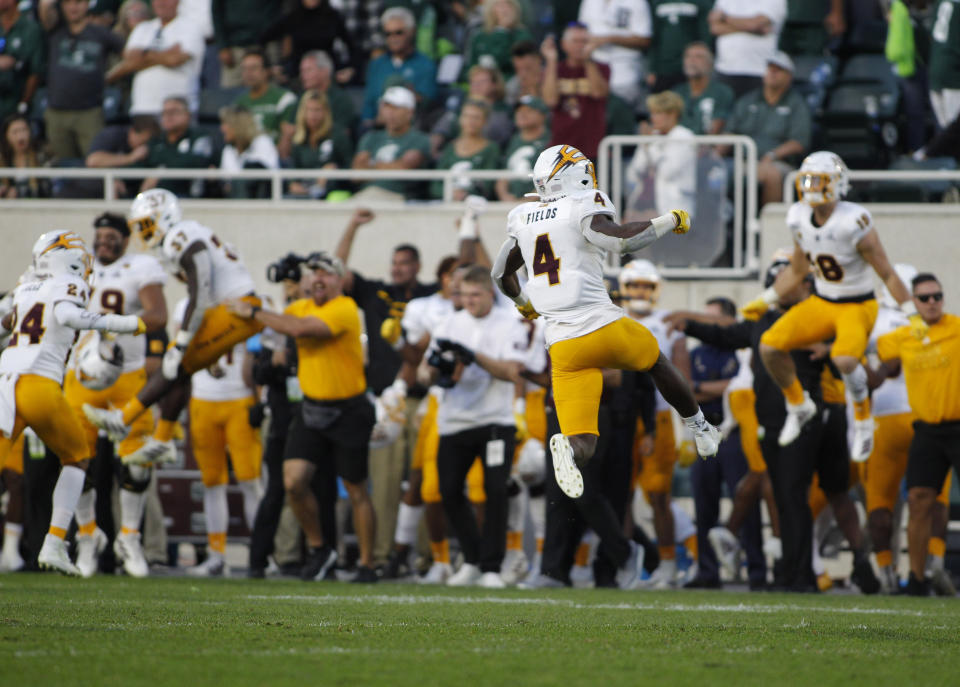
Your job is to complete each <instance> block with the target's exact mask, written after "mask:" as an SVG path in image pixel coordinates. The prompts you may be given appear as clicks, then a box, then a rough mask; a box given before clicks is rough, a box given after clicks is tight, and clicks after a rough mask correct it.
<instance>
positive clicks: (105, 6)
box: [33, 0, 126, 39]
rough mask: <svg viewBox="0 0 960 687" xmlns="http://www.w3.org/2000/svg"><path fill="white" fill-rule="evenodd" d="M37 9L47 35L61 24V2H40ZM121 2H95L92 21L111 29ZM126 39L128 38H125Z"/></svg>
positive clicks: (41, 24)
mask: <svg viewBox="0 0 960 687" xmlns="http://www.w3.org/2000/svg"><path fill="white" fill-rule="evenodd" d="M33 4H34V5H35V6H36V8H37V19H38V20H39V21H40V26H42V27H43V30H44V31H46V32H47V33H50V32H51V31H53V30H54V29H55V28H56V27H57V24H58V23H59V22H60V16H59V15H60V12H59V6H60V5H61V0H39V2H35V3H33ZM119 7H120V0H93V2H92V3H91V6H90V10H89V13H90V21H91V22H92V23H94V24H96V25H97V26H102V27H104V28H106V29H109V28H110V27H112V26H113V24H114V22H115V21H116V20H117V10H118V9H119ZM124 39H126V36H124Z"/></svg>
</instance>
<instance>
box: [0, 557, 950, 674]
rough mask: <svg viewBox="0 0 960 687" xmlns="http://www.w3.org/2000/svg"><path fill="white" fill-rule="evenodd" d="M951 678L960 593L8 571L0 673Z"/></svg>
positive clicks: (1, 581)
mask: <svg viewBox="0 0 960 687" xmlns="http://www.w3.org/2000/svg"><path fill="white" fill-rule="evenodd" d="M196 684H218V685H222V686H223V687H236V686H239V685H271V686H275V685H298V686H301V687H305V686H306V685H321V684H322V685H367V684H376V685H405V684H416V685H426V684H442V685H451V684H459V685H463V686H464V687H466V686H467V685H474V684H490V685H516V686H517V687H527V686H528V685H557V684H565V685H587V684H590V685H593V684H598V685H607V684H609V685H635V684H645V685H653V684H658V685H663V686H667V685H683V684H690V685H693V684H696V685H700V686H703V685H713V684H736V685H753V684H756V685H765V686H766V687H781V686H782V685H795V684H796V685H799V684H805V685H816V686H817V687H827V686H828V685H845V686H849V685H854V684H870V685H876V686H877V687H880V686H882V685H904V686H906V685H957V684H960V599H958V600H946V601H943V600H938V599H933V598H931V599H909V598H879V597H872V598H865V597H862V596H854V595H846V594H828V595H817V596H799V595H781V594H767V593H755V594H749V593H734V592H721V593H716V592H714V593H711V592H618V591H614V590H550V591H537V592H532V591H522V590H505V591H496V592H494V591H487V590H476V589H475V590H468V591H455V590H450V589H442V588H440V589H438V588H423V587H419V586H415V585H410V584H403V585H401V584H380V585H376V586H369V587H368V586H362V587H361V586H358V585H350V584H343V583H312V584H307V583H300V582H297V581H292V580H291V581H286V580H284V581H280V580H269V581H249V580H202V581H197V580H190V579H185V578H158V579H149V580H131V579H127V578H122V577H116V578H109V577H99V578H95V579H91V580H74V579H67V578H63V577H57V576H54V575H38V574H17V575H7V576H4V577H2V578H0V685H3V686H4V687H8V686H12V685H15V686H17V687H27V686H28V685H45V686H47V685H57V686H58V687H59V686H63V685H124V686H127V687H132V686H135V685H151V686H160V685H177V686H178V687H191V686H192V685H196Z"/></svg>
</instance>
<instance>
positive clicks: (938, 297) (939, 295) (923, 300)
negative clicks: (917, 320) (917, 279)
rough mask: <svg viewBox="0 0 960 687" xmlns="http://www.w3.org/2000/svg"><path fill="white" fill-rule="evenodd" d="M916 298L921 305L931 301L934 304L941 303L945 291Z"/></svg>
mask: <svg viewBox="0 0 960 687" xmlns="http://www.w3.org/2000/svg"><path fill="white" fill-rule="evenodd" d="M915 298H916V299H917V300H918V301H920V302H921V303H929V302H930V301H931V300H932V301H933V302H934V303H939V302H940V301H942V300H943V291H938V292H937V293H925V294H923V295H920V296H915Z"/></svg>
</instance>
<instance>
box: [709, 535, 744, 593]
mask: <svg viewBox="0 0 960 687" xmlns="http://www.w3.org/2000/svg"><path fill="white" fill-rule="evenodd" d="M707 539H709V540H710V545H711V546H712V547H713V550H714V552H715V553H716V554H717V560H718V561H720V568H721V569H722V570H723V571H724V573H726V575H727V577H728V578H729V579H731V580H735V579H737V554H738V553H740V540H739V539H737V537H736V536H735V535H734V534H733V532H731V531H730V530H728V529H727V528H726V527H712V528H710V531H709V532H707Z"/></svg>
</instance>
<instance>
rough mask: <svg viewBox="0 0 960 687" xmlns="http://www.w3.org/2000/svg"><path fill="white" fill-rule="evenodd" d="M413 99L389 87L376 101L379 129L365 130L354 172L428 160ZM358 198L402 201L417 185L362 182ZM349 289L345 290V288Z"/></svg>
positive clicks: (427, 147)
mask: <svg viewBox="0 0 960 687" xmlns="http://www.w3.org/2000/svg"><path fill="white" fill-rule="evenodd" d="M416 107H417V99H416V96H415V95H414V94H413V91H411V90H410V89H408V88H404V87H403V86H391V87H390V88H388V89H387V91H386V93H384V94H383V97H382V98H380V119H381V120H382V121H383V123H384V128H383V129H375V130H373V131H368V132H367V133H366V134H364V135H363V138H361V139H360V143H359V144H358V146H357V154H356V155H354V156H353V164H352V165H351V166H352V167H353V168H354V169H418V168H420V167H425V166H426V165H427V163H428V162H429V160H430V139H429V138H428V137H427V135H426V134H425V133H423V132H422V131H417V130H416V129H414V128H413V113H414V110H415V109H416ZM363 183H364V187H363V190H362V191H361V192H360V194H358V195H363V196H367V197H372V198H374V199H381V200H404V199H405V198H408V197H415V196H417V195H418V191H417V189H418V188H419V187H420V186H421V184H419V183H418V182H410V181H392V180H388V181H371V182H363ZM348 290H349V289H348Z"/></svg>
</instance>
